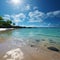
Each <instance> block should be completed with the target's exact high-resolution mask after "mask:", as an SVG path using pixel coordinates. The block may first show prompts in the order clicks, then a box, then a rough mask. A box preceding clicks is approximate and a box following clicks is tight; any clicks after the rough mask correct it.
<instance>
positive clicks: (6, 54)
mask: <svg viewBox="0 0 60 60" xmlns="http://www.w3.org/2000/svg"><path fill="white" fill-rule="evenodd" d="M19 40H20V39H19ZM0 60H60V52H55V51H51V50H48V49H47V47H44V46H33V47H31V45H30V44H27V43H24V41H23V40H20V41H18V40H10V39H9V40H8V41H6V42H2V43H1V42H0Z"/></svg>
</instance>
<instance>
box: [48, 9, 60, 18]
mask: <svg viewBox="0 0 60 60" xmlns="http://www.w3.org/2000/svg"><path fill="white" fill-rule="evenodd" d="M47 17H60V10H58V11H53V12H48V13H47Z"/></svg>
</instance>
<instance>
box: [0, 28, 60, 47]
mask: <svg viewBox="0 0 60 60" xmlns="http://www.w3.org/2000/svg"><path fill="white" fill-rule="evenodd" d="M0 38H4V39H5V40H8V39H12V38H13V39H12V40H14V39H16V41H17V40H19V39H23V40H24V42H25V41H27V40H28V41H29V43H30V42H38V41H36V40H39V42H41V43H42V44H49V45H54V46H55V45H56V46H58V47H59V48H60V28H22V29H21V28H20V29H14V30H11V31H5V32H0ZM39 45H40V43H39Z"/></svg>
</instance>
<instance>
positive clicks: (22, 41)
mask: <svg viewBox="0 0 60 60" xmlns="http://www.w3.org/2000/svg"><path fill="white" fill-rule="evenodd" d="M50 46H51V47H56V48H58V49H59V50H60V28H19V29H13V30H9V31H2V32H0V58H1V60H5V58H6V53H7V56H9V54H10V53H11V55H12V54H15V53H13V51H15V50H17V51H19V52H21V50H20V48H21V49H22V51H24V52H22V55H23V54H25V55H28V56H29V57H31V58H29V59H28V56H25V55H24V56H25V57H26V59H28V60H33V59H32V55H33V54H34V55H33V56H34V57H33V58H36V56H35V55H36V54H37V53H38V51H40V53H41V54H43V55H44V56H43V57H45V55H46V54H47V55H48V57H51V59H53V58H52V56H54V55H56V56H57V58H59V56H60V55H59V56H58V55H57V54H55V53H54V52H52V53H51V52H50V54H49V51H47V50H45V48H46V49H47V47H50ZM30 47H33V48H34V49H33V48H30ZM41 47H42V48H41ZM36 49H38V51H35V50H36ZM47 52H48V53H47ZM32 53H33V54H32ZM40 53H38V55H37V58H39V57H40V56H39V54H40ZM18 54H19V53H18ZM41 54H40V55H41ZM59 54H60V53H59ZM4 55H5V56H4ZM14 56H15V55H14ZM41 56H42V55H41ZM9 58H10V57H9ZM45 58H46V59H47V60H48V58H47V57H45ZM55 58H56V57H54V60H55ZM7 59H8V58H7ZM10 59H12V57H11V58H10ZM42 59H43V58H42ZM51 59H50V60H51ZM59 59H60V58H59ZM12 60H14V59H12ZM15 60H16V59H15ZM20 60H21V59H20ZM24 60H25V58H24ZM38 60H40V58H39V59H38Z"/></svg>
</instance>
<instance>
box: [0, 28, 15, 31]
mask: <svg viewBox="0 0 60 60" xmlns="http://www.w3.org/2000/svg"><path fill="white" fill-rule="evenodd" d="M12 29H14V28H0V31H6V30H12Z"/></svg>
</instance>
